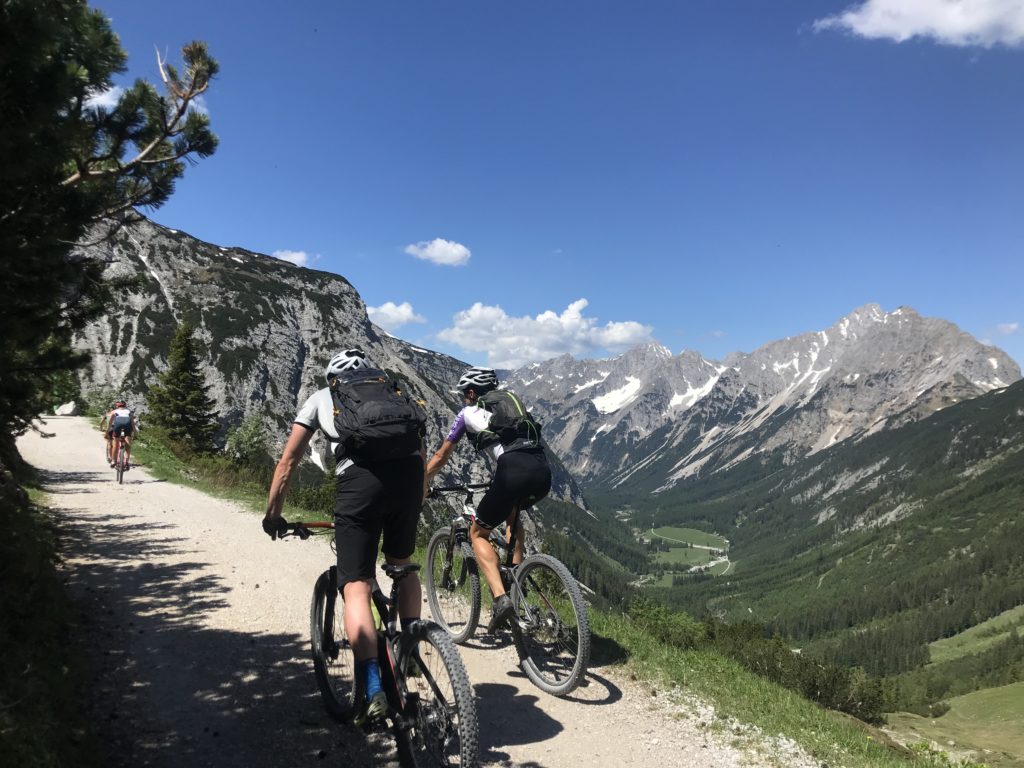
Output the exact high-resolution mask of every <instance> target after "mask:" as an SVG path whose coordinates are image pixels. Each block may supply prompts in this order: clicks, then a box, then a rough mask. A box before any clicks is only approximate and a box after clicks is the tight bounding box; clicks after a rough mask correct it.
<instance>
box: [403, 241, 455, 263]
mask: <svg viewBox="0 0 1024 768" xmlns="http://www.w3.org/2000/svg"><path fill="white" fill-rule="evenodd" d="M405 252H406V253H408V254H409V255H410V256H415V257H416V258H417V259H423V260H425V261H432V262H434V263H435V264H443V265H445V266H448V267H461V266H464V265H465V264H468V263H469V257H470V252H469V248H467V247H466V246H464V245H463V244H462V243H455V242H452V241H451V240H444V239H442V238H440V237H436V238H434V239H433V240H430V241H427V240H421V241H420V242H418V243H414V244H413V245H407V246H405Z"/></svg>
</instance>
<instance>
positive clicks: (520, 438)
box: [476, 389, 541, 450]
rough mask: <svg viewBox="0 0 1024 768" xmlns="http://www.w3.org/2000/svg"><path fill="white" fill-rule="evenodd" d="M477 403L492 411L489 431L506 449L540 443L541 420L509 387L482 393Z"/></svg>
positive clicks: (533, 446) (535, 445) (534, 445)
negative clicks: (527, 408)
mask: <svg viewBox="0 0 1024 768" xmlns="http://www.w3.org/2000/svg"><path fill="white" fill-rule="evenodd" d="M476 404H477V405H478V406H480V407H481V408H483V409H484V410H485V411H490V412H491V420H490V422H489V423H488V425H487V432H490V433H493V434H494V435H496V436H497V438H498V440H499V441H500V442H501V444H502V445H503V446H504V447H505V450H516V449H519V448H535V447H537V446H539V445H540V426H541V425H540V422H539V421H537V420H536V419H534V418H533V416H532V415H531V414H530V412H529V411H528V410H526V406H524V405H523V403H522V401H521V400H520V399H519V398H518V397H517V396H516V395H515V394H513V393H512V392H509V391H508V390H507V389H500V390H499V389H495V390H491V391H490V392H487V393H485V394H483V395H481V396H480V397H479V399H477V401H476Z"/></svg>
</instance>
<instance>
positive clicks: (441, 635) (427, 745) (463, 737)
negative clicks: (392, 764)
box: [400, 621, 479, 768]
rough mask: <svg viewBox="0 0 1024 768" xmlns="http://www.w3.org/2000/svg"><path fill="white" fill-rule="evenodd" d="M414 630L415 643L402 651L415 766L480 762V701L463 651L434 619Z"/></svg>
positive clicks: (475, 763)
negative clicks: (477, 705)
mask: <svg viewBox="0 0 1024 768" xmlns="http://www.w3.org/2000/svg"><path fill="white" fill-rule="evenodd" d="M416 627H417V628H416V630H414V638H415V642H414V644H413V646H412V647H411V648H409V649H404V648H403V649H402V658H401V662H400V664H401V669H403V670H404V672H405V684H406V687H407V689H408V692H409V697H408V700H409V707H408V712H407V715H408V718H409V722H408V725H409V726H410V729H411V733H409V746H410V747H411V755H410V756H411V757H412V761H411V762H412V764H414V765H416V766H419V767H420V768H423V767H424V766H462V767H464V768H469V767H470V766H477V765H478V764H479V726H478V724H477V717H476V700H475V699H474V697H473V690H472V688H471V687H470V684H469V677H468V675H467V674H466V668H465V667H464V666H463V664H462V659H461V658H460V656H459V651H458V649H457V648H456V647H455V644H454V643H453V642H452V639H451V637H449V635H448V633H447V632H446V631H445V630H444V629H443V628H442V627H441V626H440V625H438V624H435V623H434V622H432V621H422V622H420V623H419V624H418V625H416Z"/></svg>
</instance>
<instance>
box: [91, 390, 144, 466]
mask: <svg viewBox="0 0 1024 768" xmlns="http://www.w3.org/2000/svg"><path fill="white" fill-rule="evenodd" d="M104 427H105V429H104ZM100 429H102V430H103V437H104V439H105V440H106V441H107V463H108V464H110V466H114V459H115V458H116V457H117V444H116V443H115V442H114V434H115V433H117V434H119V435H124V442H125V449H126V450H125V469H126V470H127V469H128V468H129V467H130V466H131V460H132V438H133V437H134V436H135V434H136V433H137V432H138V431H139V420H138V418H137V417H136V416H135V412H134V411H133V410H132V409H131V408H129V407H128V404H127V403H126V402H125V401H124V400H117V401H116V402H115V403H114V407H113V408H112V409H111V410H109V411H108V412H107V413H106V415H105V416H104V417H103V419H102V420H101V421H100Z"/></svg>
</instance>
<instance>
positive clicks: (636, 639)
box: [591, 611, 949, 768]
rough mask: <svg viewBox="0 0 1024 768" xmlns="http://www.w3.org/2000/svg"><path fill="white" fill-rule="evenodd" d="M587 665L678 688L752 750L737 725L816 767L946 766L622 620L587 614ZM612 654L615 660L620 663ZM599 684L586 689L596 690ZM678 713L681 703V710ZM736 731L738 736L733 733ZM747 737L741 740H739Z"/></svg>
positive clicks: (764, 758)
mask: <svg viewBox="0 0 1024 768" xmlns="http://www.w3.org/2000/svg"><path fill="white" fill-rule="evenodd" d="M591 623H592V628H593V632H594V635H595V643H594V647H595V650H594V660H595V661H602V660H607V657H608V656H609V655H611V657H612V658H613V659H616V660H621V661H622V662H623V663H624V664H625V665H626V667H627V669H628V670H629V671H631V672H632V674H633V675H634V676H635V677H636V678H637V679H640V680H644V681H650V683H651V686H652V697H653V696H654V694H655V693H657V694H658V695H664V694H666V693H667V692H668V691H669V690H670V689H679V690H680V691H681V692H682V693H683V694H687V693H690V694H696V695H697V696H698V697H700V698H701V699H703V700H705V701H708V702H710V703H711V704H712V705H713V706H714V708H715V713H716V717H715V719H714V722H713V723H712V725H711V728H712V730H715V731H718V732H724V733H728V734H729V738H730V740H731V741H732V742H734V743H738V744H739V745H741V746H744V747H745V748H747V749H752V748H753V745H754V744H756V743H757V742H758V738H757V737H754V736H751V735H750V734H749V732H745V731H744V729H743V727H742V726H740V727H739V728H738V729H737V727H736V723H735V722H733V721H734V720H735V721H739V723H744V724H749V725H753V726H756V727H757V728H758V729H759V730H760V731H761V733H762V734H763V735H764V736H767V737H769V738H774V737H778V736H783V737H786V738H789V739H792V740H793V741H795V742H796V743H798V744H800V745H801V746H802V747H803V748H804V749H805V750H806V751H808V752H809V753H810V754H811V755H812V756H813V757H814V758H815V759H816V760H819V761H820V762H821V764H822V765H828V766H843V767H844V768H897V767H899V768H907V766H919V767H924V766H928V767H931V766H947V765H949V764H948V763H945V762H943V761H942V760H941V759H936V758H934V757H931V756H927V755H925V756H914V755H912V754H911V753H910V752H909V750H906V749H903V748H900V747H898V746H896V745H894V744H891V743H890V742H889V740H888V739H887V738H886V737H885V735H884V734H882V733H881V732H880V731H878V730H877V729H875V728H872V727H871V726H868V725H866V724H864V723H861V722H860V721H858V720H855V719H853V718H850V717H847V716H845V715H841V714H838V713H836V712H832V711H829V710H826V709H823V708H821V707H819V706H817V705H816V704H813V703H811V702H809V701H807V700H806V699H804V698H802V697H800V696H798V695H796V694H794V693H792V692H790V691H788V690H786V689H785V688H782V687H780V686H778V685H776V684H774V683H771V682H769V681H767V680H765V679H764V678H761V677H758V676H757V675H754V674H752V673H750V672H748V671H747V670H745V669H743V668H742V667H741V666H739V665H738V664H736V663H735V662H733V661H731V660H729V659H726V658H725V657H723V656H721V655H719V654H717V653H714V652H712V651H684V650H680V649H678V648H674V647H672V646H669V645H667V644H665V643H662V642H659V641H657V640H655V639H654V638H652V637H651V636H650V635H648V634H646V633H645V632H644V631H643V630H641V629H639V628H638V627H637V626H636V625H635V623H633V622H631V621H630V620H629V618H628V617H625V616H621V615H614V614H609V613H605V612H602V611H592V613H591ZM616 654H619V655H621V656H622V658H621V659H619V656H617V655H616ZM599 684H600V680H596V681H592V682H591V685H599ZM683 708H684V709H685V704H684V705H683ZM737 730H738V731H739V732H738V733H737ZM745 733H746V735H744V734H745ZM753 762H754V764H757V765H771V766H785V765H786V762H785V757H784V756H783V757H781V758H779V757H774V758H773V757H772V756H771V755H767V754H766V755H761V759H760V760H756V759H755V760H754V761H753Z"/></svg>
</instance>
